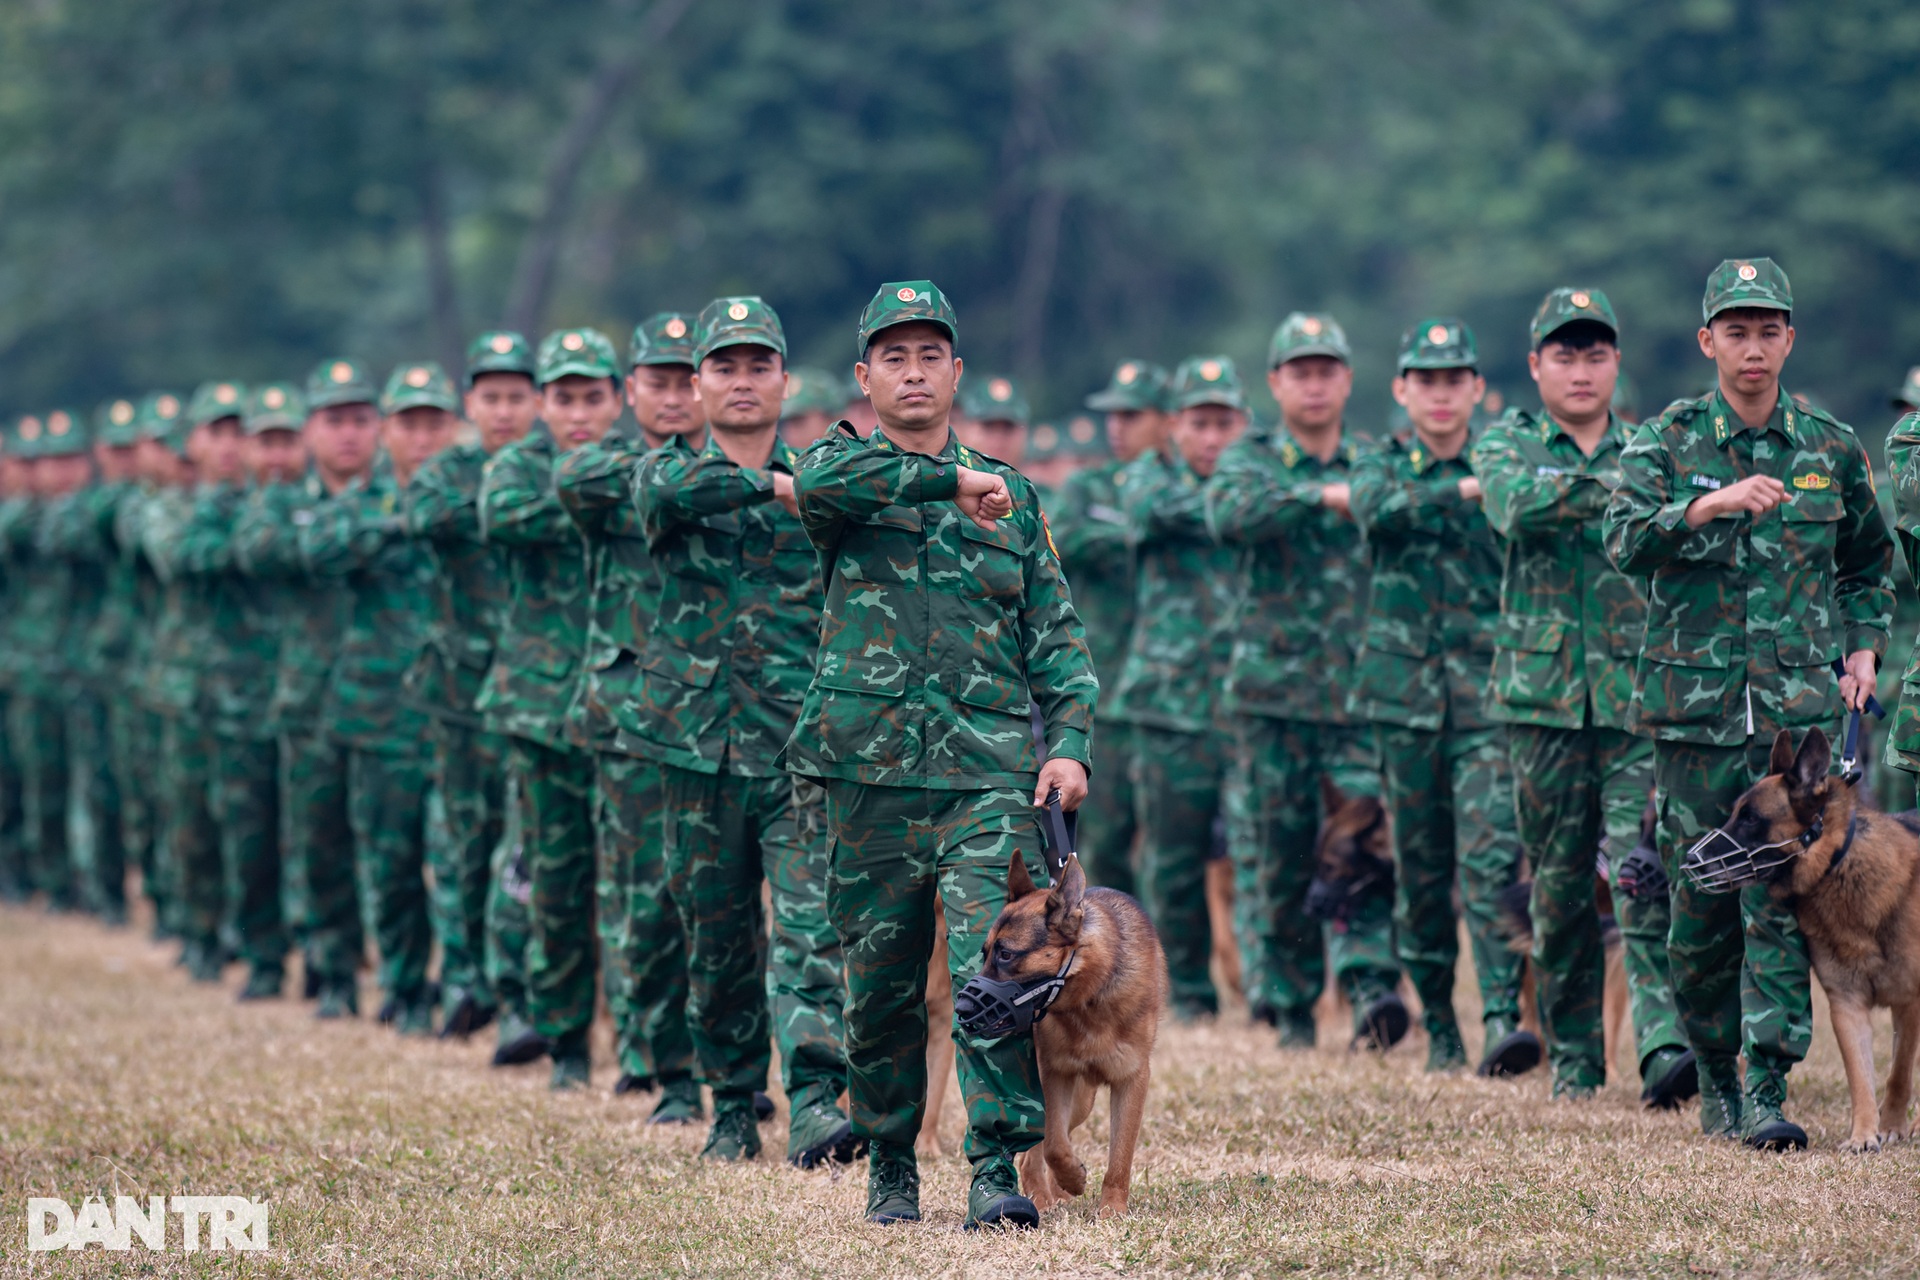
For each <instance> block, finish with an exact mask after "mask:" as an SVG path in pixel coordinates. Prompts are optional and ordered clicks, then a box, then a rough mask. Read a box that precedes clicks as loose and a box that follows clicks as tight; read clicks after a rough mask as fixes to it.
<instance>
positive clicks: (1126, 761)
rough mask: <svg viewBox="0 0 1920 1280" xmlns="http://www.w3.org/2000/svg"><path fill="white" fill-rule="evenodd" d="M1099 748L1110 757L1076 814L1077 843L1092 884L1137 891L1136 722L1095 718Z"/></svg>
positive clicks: (1101, 753)
mask: <svg viewBox="0 0 1920 1280" xmlns="http://www.w3.org/2000/svg"><path fill="white" fill-rule="evenodd" d="M1094 737H1095V742H1096V748H1095V749H1096V750H1098V751H1099V752H1100V758H1101V759H1102V760H1104V761H1106V762H1107V763H1106V764H1105V765H1104V766H1103V767H1102V768H1101V770H1100V772H1099V774H1098V775H1097V776H1095V777H1094V778H1093V781H1092V785H1091V787H1090V789H1089V792H1088V795H1087V801H1086V803H1085V804H1083V805H1081V806H1080V812H1079V813H1078V814H1077V815H1075V817H1076V821H1077V825H1076V827H1075V830H1074V843H1075V844H1076V845H1077V846H1078V849H1077V852H1078V853H1079V854H1080V863H1081V866H1082V867H1083V868H1084V869H1085V870H1086V873H1087V882H1088V883H1089V884H1097V885H1103V886H1105V887H1106V888H1109V889H1118V890H1119V891H1120V892H1122V893H1131V894H1138V892H1139V888H1138V885H1139V880H1138V878H1137V877H1136V876H1135V875H1134V865H1133V861H1134V857H1133V855H1134V844H1135V842H1136V839H1137V837H1138V835H1139V832H1140V822H1139V817H1138V814H1137V808H1138V802H1137V801H1136V800H1135V798H1134V794H1133V767H1132V763H1133V726H1132V725H1129V724H1123V723H1120V722H1118V721H1108V720H1097V721H1095V722H1094Z"/></svg>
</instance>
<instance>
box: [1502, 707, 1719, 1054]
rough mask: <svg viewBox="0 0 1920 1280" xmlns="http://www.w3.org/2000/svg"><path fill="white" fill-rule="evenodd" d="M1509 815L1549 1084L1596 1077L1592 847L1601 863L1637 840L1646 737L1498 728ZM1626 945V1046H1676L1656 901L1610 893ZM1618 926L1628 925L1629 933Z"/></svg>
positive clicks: (1599, 986)
mask: <svg viewBox="0 0 1920 1280" xmlns="http://www.w3.org/2000/svg"><path fill="white" fill-rule="evenodd" d="M1507 745H1508V751H1509V754H1510V756H1511V758H1512V760H1513V776H1514V811H1515V814H1516V816H1517V818H1518V821H1519V826H1520V843H1521V845H1522V846H1523V847H1524V848H1525V849H1526V851H1527V859H1528V861H1529V862H1530V863H1531V864H1532V867H1533V900H1532V906H1531V910H1532V914H1533V967H1534V973H1535V975H1536V978H1537V980H1538V982H1539V984H1540V986H1539V991H1540V1027H1541V1031H1542V1032H1543V1033H1544V1038H1545V1040H1546V1047H1547V1061H1548V1063H1549V1064H1550V1065H1551V1066H1552V1068H1553V1084H1554V1088H1555V1089H1558V1090H1580V1089H1587V1088H1595V1089H1597V1088H1599V1087H1600V1086H1602V1085H1604V1084H1605V1083H1606V1082H1607V1062H1606V1044H1605V1037H1604V1035H1603V1029H1602V1026H1601V1000H1602V997H1603V995H1604V993H1605V988H1606V968H1607V957H1606V949H1605V947H1604V945H1603V944H1602V942H1601V937H1600V914H1599V912H1598V910H1597V909H1596V908H1595V907H1594V904H1593V887H1594V886H1593V878H1594V857H1595V851H1596V850H1598V849H1599V847H1600V841H1601V840H1602V838H1605V839H1606V841H1607V842H1608V843H1607V847H1608V849H1609V850H1611V851H1612V854H1613V859H1612V860H1613V861H1615V862H1617V861H1619V860H1620V859H1621V858H1622V857H1624V856H1625V855H1626V853H1627V851H1628V850H1630V849H1632V848H1633V847H1634V846H1635V845H1636V844H1638V843H1639V842H1640V814H1641V812H1642V810H1644V809H1645V808H1646V806H1647V792H1648V791H1649V790H1650V789H1651V788H1652V786H1653V743H1652V741H1651V740H1649V739H1647V738H1642V737H1639V736H1637V735H1635V734H1631V733H1628V732H1626V731H1625V730H1622V729H1602V728H1584V729H1556V728H1549V727H1546V726H1541V725H1525V724H1516V725H1510V726H1508V729H1507ZM1614 909H1615V911H1616V912H1617V914H1618V918H1619V920H1620V932H1621V937H1622V939H1623V941H1624V942H1625V944H1626V947H1627V955H1626V957H1625V959H1626V962H1627V973H1628V985H1629V991H1630V993H1631V994H1630V999H1631V1005H1632V1010H1633V1026H1634V1038H1635V1042H1636V1043H1637V1044H1638V1046H1639V1051H1640V1057H1641V1060H1642V1061H1644V1060H1645V1059H1646V1056H1647V1055H1648V1054H1650V1053H1652V1052H1653V1051H1654V1050H1656V1049H1661V1048H1672V1047H1676V1046H1681V1045H1684V1044H1685V1043H1686V1041H1685V1040H1684V1039H1682V1038H1681V1037H1680V1035H1679V1023H1678V1020H1677V1016H1676V1014H1675V1012H1674V1008H1673V989H1672V984H1671V983H1670V982H1669V981H1668V978H1667V955H1666V946H1665V938H1664V937H1660V938H1659V939H1658V944H1659V945H1657V946H1649V945H1648V944H1649V943H1650V942H1653V941H1654V938H1652V937H1650V936H1649V935H1650V934H1651V933H1652V931H1653V930H1654V929H1655V928H1657V927H1658V926H1660V925H1664V924H1665V920H1666V915H1667V912H1666V904H1665V902H1664V901H1661V902H1643V901H1640V900H1639V899H1635V898H1630V897H1628V896H1627V895H1626V893H1625V892H1624V891H1620V892H1616V893H1615V895H1614ZM1629 928H1631V929H1632V932H1631V933H1630V932H1629Z"/></svg>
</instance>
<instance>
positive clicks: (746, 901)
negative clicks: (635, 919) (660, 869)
mask: <svg viewBox="0 0 1920 1280" xmlns="http://www.w3.org/2000/svg"><path fill="white" fill-rule="evenodd" d="M660 776H661V786H662V793H663V794H664V796H665V798H666V806H665V815H666V823H665V838H666V855H667V887H668V892H669V893H670V894H671V896H672V898H673V904H674V906H675V907H676V908H677V909H678V911H679V913H680V924H681V928H682V930H683V931H684V933H685V935H686V943H687V1026H688V1029H689V1030H690V1031H691V1032H692V1033H693V1050H694V1058H695V1060H696V1061H697V1062H698V1063H699V1076H700V1081H701V1083H703V1084H705V1085H708V1086H709V1087H710V1088H712V1089H713V1092H714V1095H715V1097H716V1098H717V1097H720V1096H722V1095H732V1096H744V1095H746V1094H748V1093H751V1092H752V1091H753V1090H756V1089H764V1088H766V1084H767V1058H768V1034H767V1033H768V1030H769V1024H771V1030H772V1033H773V1040H774V1042H775V1043H777V1044H778V1045H779V1047H780V1077H781V1079H780V1083H781V1087H782V1088H784V1089H785V1090H786V1093H787V1102H788V1105H789V1106H790V1107H791V1108H792V1109H793V1110H795V1111H799V1110H802V1109H804V1108H806V1107H808V1106H811V1105H813V1104H815V1103H821V1102H826V1103H831V1102H833V1101H834V1100H835V1099H837V1098H838V1097H839V1096H840V1091H841V1090H842V1089H844V1088H846V1083H847V1058H846V1032H845V1028H844V1024H843V1013H842V1007H843V1005H844V1004H845V999H846V976H845V967H844V965H843V963H842V961H841V949H840V938H839V936H838V935H837V934H836V933H835V932H834V929H833V926H832V924H831V923H830V922H829V921H828V919H827V843H826V830H825V822H824V821H823V814H822V811H821V810H822V803H823V802H822V797H821V794H820V789H819V787H818V786H816V785H814V784H813V783H811V782H809V781H808V780H806V779H799V778H794V777H793V776H791V775H789V774H785V773H782V774H777V775H775V776H774V777H771V778H742V777H737V776H734V775H731V774H710V773H695V772H693V771H692V770H690V769H678V768H674V767H672V766H665V767H663V768H662V769H661V771H660ZM762 879H764V880H765V881H766V883H767V886H768V888H769V890H770V891H771V893H770V896H771V898H772V900H773V928H772V941H771V945H769V941H768V936H767V935H768V929H767V922H766V920H765V918H764V916H763V914H762V911H761V905H760V884H761V881H762Z"/></svg>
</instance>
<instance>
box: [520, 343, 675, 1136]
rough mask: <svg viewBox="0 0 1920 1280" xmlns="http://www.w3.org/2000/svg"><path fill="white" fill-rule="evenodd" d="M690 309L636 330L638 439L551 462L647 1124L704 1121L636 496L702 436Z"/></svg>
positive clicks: (622, 995) (648, 569)
mask: <svg viewBox="0 0 1920 1280" xmlns="http://www.w3.org/2000/svg"><path fill="white" fill-rule="evenodd" d="M693 330H694V317H692V316H689V315H681V314H679V313H678V312H672V311H665V312H661V313H660V314H658V315H655V316H651V317H649V318H648V319H646V320H643V321H641V322H640V324H638V325H637V326H635V327H634V331H633V347H632V356H631V358H630V359H629V360H628V371H627V402H628V404H630V405H631V406H632V407H633V414H634V418H635V421H636V422H637V424H638V427H639V432H638V434H637V436H636V435H635V434H634V433H633V432H630V431H627V430H622V429H620V428H619V427H616V428H615V429H614V430H613V431H610V432H608V433H607V435H606V436H605V437H604V438H602V439H601V440H598V441H595V442H592V443H588V444H584V445H582V446H580V447H579V448H578V449H575V450H573V451H572V452H571V453H569V454H567V455H566V456H565V457H564V458H562V459H561V460H560V461H559V463H558V464H557V465H556V466H555V467H554V492H555V493H556V494H557V495H558V496H559V498H560V502H561V504H562V505H563V506H565V507H566V509H567V514H568V516H569V517H571V518H572V520H573V523H574V524H575V526H576V527H578V528H579V530H580V534H581V536H582V537H583V538H585V539H586V544H587V556H588V560H589V566H590V567H589V572H590V576H591V582H592V586H591V591H592V604H591V607H590V609H589V613H588V637H587V654H586V661H585V663H584V664H582V669H581V673H580V677H579V683H578V686H577V688H576V690H575V693H574V700H573V707H572V711H571V713H570V714H569V726H570V728H571V729H572V730H573V731H574V734H575V738H576V741H578V742H579V743H580V745H582V746H583V747H586V748H588V749H590V750H592V751H593V760H594V788H593V828H594V847H595V854H596V862H597V869H596V873H595V885H594V902H595V913H596V916H597V918H598V924H599V932H600V957H601V975H602V983H601V985H602V987H603V988H604V989H605V992H606V998H607V1009H608V1012H609V1013H611V1014H612V1016H613V1026H614V1052H615V1054H616V1055H617V1056H618V1058H619V1060H620V1077H619V1079H618V1080H616V1081H615V1082H614V1086H613V1091H614V1092H615V1093H616V1094H626V1093H634V1092H644V1091H647V1090H651V1089H653V1088H655V1087H656V1086H658V1088H659V1090H660V1097H659V1100H658V1101H657V1102H656V1103H655V1105H654V1109H653V1114H652V1115H651V1116H650V1117H649V1118H648V1123H650V1124H691V1123H693V1122H694V1121H696V1120H698V1119H699V1118H700V1114H701V1112H700V1087H699V1085H698V1084H697V1083H696V1082H695V1081H694V1077H693V1068H694V1058H693V1040H692V1038H691V1036H690V1035H689V1033H688V1031H687V951H686V943H685V940H684V939H683V937H682V934H681V928H680V915H679V911H678V910H677V909H676V908H675V906H674V903H673V899H672V897H671V896H670V894H669V893H668V890H667V863H666V852H665V847H664V842H665V839H666V835H665V827H664V815H663V814H662V811H661V806H662V803H663V801H662V797H661V790H660V787H661V782H660V765H659V764H658V762H657V761H655V760H654V759H652V758H651V757H650V756H649V755H648V754H647V753H646V752H645V751H644V750H642V749H641V747H640V746H639V745H638V739H637V736H636V735H638V733H639V731H640V727H641V717H640V715H639V714H638V713H639V711H640V709H641V704H640V701H639V692H640V683H641V680H642V678H643V674H644V673H643V669H642V667H641V657H642V654H643V653H644V652H645V651H646V648H647V635H648V632H649V631H650V630H651V628H652V626H653V620H654V618H655V617H656V616H657V615H658V614H659V612H660V589H661V581H660V574H659V572H658V569H657V567H656V566H655V564H654V559H653V552H652V551H651V550H649V549H648V547H647V540H646V534H645V531H644V530H643V528H642V527H641V522H640V509H639V506H638V504H637V503H636V502H635V484H636V481H637V480H638V478H639V474H640V466H641V460H642V459H643V458H644V457H645V456H646V455H647V453H648V451H650V450H653V449H657V448H660V447H662V446H666V445H669V444H674V443H677V442H679V441H680V440H682V439H683V438H685V439H689V440H698V439H699V438H700V437H701V435H702V433H703V432H704V430H705V427H706V413H705V411H704V410H703V409H702V407H701V405H700V401H699V397H698V396H696V395H695V394H694V390H693Z"/></svg>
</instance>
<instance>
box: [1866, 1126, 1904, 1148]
mask: <svg viewBox="0 0 1920 1280" xmlns="http://www.w3.org/2000/svg"><path fill="white" fill-rule="evenodd" d="M1874 1137H1875V1139H1877V1140H1878V1141H1879V1143H1880V1145H1881V1146H1883V1147H1890V1146H1892V1145H1893V1144H1894V1143H1896V1142H1905V1141H1906V1140H1907V1135H1906V1134H1904V1133H1902V1132H1901V1131H1900V1130H1898V1129H1882V1130H1881V1131H1880V1132H1879V1133H1877V1134H1875V1135H1874Z"/></svg>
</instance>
